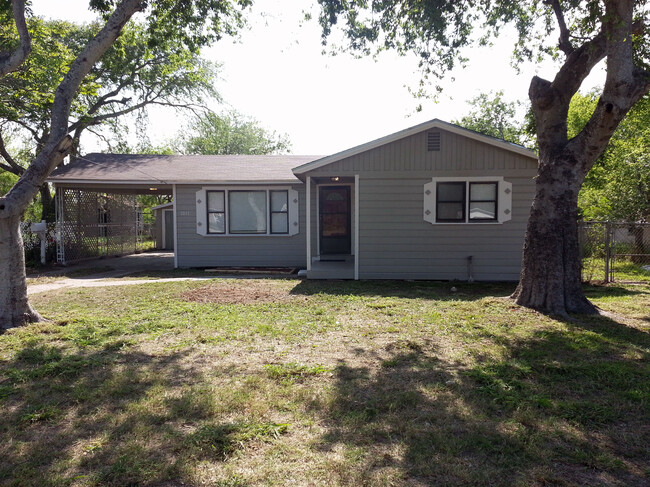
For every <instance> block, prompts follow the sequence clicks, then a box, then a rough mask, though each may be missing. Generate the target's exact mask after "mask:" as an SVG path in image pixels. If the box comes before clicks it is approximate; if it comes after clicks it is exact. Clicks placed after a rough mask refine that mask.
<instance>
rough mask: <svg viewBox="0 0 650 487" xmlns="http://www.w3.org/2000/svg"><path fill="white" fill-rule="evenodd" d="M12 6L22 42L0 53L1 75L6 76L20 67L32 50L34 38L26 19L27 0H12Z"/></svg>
mask: <svg viewBox="0 0 650 487" xmlns="http://www.w3.org/2000/svg"><path fill="white" fill-rule="evenodd" d="M11 8H12V13H13V18H14V22H15V23H16V30H18V37H19V39H20V44H18V47H16V49H14V50H13V51H5V52H2V53H0V76H4V75H6V74H8V73H11V72H12V71H15V70H16V69H18V67H20V65H21V64H23V62H25V59H27V56H29V53H30V52H31V51H32V38H31V36H30V35H29V31H28V30H27V22H26V21H25V0H12V1H11Z"/></svg>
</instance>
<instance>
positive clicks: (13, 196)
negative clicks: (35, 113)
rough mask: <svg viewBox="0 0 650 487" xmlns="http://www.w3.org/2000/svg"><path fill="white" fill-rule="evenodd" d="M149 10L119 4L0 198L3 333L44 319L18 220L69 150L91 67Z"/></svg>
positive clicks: (132, 1)
mask: <svg viewBox="0 0 650 487" xmlns="http://www.w3.org/2000/svg"><path fill="white" fill-rule="evenodd" d="M145 6H146V2H144V1H143V0H121V1H120V2H119V3H118V4H117V6H116V8H115V10H114V12H113V13H112V14H111V16H110V17H109V18H108V20H107V21H106V24H105V25H104V27H103V28H102V29H101V30H100V31H99V32H98V33H97V35H96V36H95V37H94V38H93V39H91V40H90V41H89V42H88V44H87V45H86V46H85V47H84V48H83V50H82V51H81V52H80V53H79V55H78V56H77V58H76V59H75V60H74V61H73V62H72V64H71V65H70V69H69V70H68V72H67V73H66V75H65V77H64V78H63V81H62V82H61V84H60V85H59V86H58V88H57V90H56V94H55V96H54V103H53V106H52V118H51V121H50V130H49V135H48V138H47V140H46V141H45V143H44V144H43V146H42V148H41V150H40V152H39V153H38V154H37V155H36V158H35V159H34V160H33V161H32V163H31V164H30V165H29V167H28V168H27V170H26V171H25V172H24V173H23V174H22V176H21V177H20V179H19V180H18V182H17V183H16V184H15V185H14V186H13V187H12V188H11V190H10V191H9V193H7V194H6V195H5V196H3V197H2V198H0V276H2V277H3V280H2V283H0V306H1V307H2V308H1V309H0V329H7V328H12V327H16V326H22V325H25V324H26V323H29V322H34V321H39V320H41V319H42V318H41V316H40V315H39V314H38V313H37V312H35V311H34V310H33V309H32V308H31V306H30V305H29V302H28V299H27V284H26V279H25V262H24V260H25V257H24V253H23V252H24V250H23V242H22V238H21V236H20V230H19V225H20V219H21V217H22V215H23V213H24V211H25V209H26V208H27V206H28V205H29V203H30V202H31V201H32V199H33V198H34V197H35V196H36V194H37V193H38V191H39V189H40V188H41V186H42V185H43V184H44V183H45V179H46V178H47V177H48V176H49V175H50V173H51V172H52V171H53V170H54V168H55V167H56V166H58V165H59V164H60V163H61V161H62V160H63V158H65V156H66V155H67V154H68V153H69V152H70V150H71V148H72V137H70V136H69V135H68V130H69V128H68V122H69V118H70V107H71V105H72V102H73V100H74V97H75V93H76V92H77V90H78V89H79V86H80V84H81V82H82V80H83V79H84V77H85V76H86V75H87V74H88V73H89V72H90V70H91V69H92V67H93V65H94V64H95V63H96V62H97V61H98V60H99V58H100V57H101V56H102V55H103V54H104V53H105V52H106V50H107V49H108V48H109V47H111V45H113V43H114V42H115V40H116V39H117V38H118V36H119V35H120V33H121V32H122V28H123V27H124V25H125V24H126V23H127V22H128V21H129V20H130V19H131V17H132V16H133V14H134V13H135V12H137V11H140V10H142V9H143V8H144V7H145Z"/></svg>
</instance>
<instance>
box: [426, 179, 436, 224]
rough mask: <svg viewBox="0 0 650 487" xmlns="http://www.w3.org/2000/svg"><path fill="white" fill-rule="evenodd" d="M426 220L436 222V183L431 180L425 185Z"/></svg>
mask: <svg viewBox="0 0 650 487" xmlns="http://www.w3.org/2000/svg"><path fill="white" fill-rule="evenodd" d="M423 216H424V221H427V222H429V223H435V222H436V183H435V182H434V181H431V182H430V183H427V184H425V185H424V215H423Z"/></svg>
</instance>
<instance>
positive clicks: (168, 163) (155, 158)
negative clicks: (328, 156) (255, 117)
mask: <svg viewBox="0 0 650 487" xmlns="http://www.w3.org/2000/svg"><path fill="white" fill-rule="evenodd" d="M321 157H322V156H292V155H289V156H287V155H226V156H220V155H205V156H204V155H191V156H186V155H141V154H99V153H92V154H88V155H85V156H83V157H80V158H78V159H77V160H75V161H74V162H72V163H70V164H67V165H65V166H63V167H60V168H58V169H57V170H55V171H54V172H53V173H52V174H51V175H50V177H49V178H48V179H47V180H48V182H51V183H57V182H60V183H102V184H151V185H160V184H193V183H199V184H206V183H207V184H214V183H215V182H219V184H223V183H234V184H242V183H262V182H264V183H274V184H278V183H290V184H295V183H301V181H300V180H299V179H298V178H297V177H296V176H295V175H294V174H293V172H292V168H294V167H296V166H299V165H301V164H305V163H308V162H310V161H314V160H317V159H319V158H321Z"/></svg>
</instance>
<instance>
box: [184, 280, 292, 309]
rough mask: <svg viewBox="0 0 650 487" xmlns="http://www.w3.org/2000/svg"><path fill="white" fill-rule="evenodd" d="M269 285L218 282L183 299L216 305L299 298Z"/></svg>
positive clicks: (267, 282) (192, 291) (251, 282)
mask: <svg viewBox="0 0 650 487" xmlns="http://www.w3.org/2000/svg"><path fill="white" fill-rule="evenodd" d="M269 284H270V283H269V281H267V280H264V279H260V280H259V281H255V280H246V281H236V280H232V281H224V282H216V283H210V284H208V285H207V286H202V287H199V288H196V289H192V290H190V291H187V292H185V293H183V294H182V295H181V297H182V298H183V299H185V300H187V301H192V302H196V303H216V304H263V303H283V302H287V301H291V300H294V299H296V298H297V297H296V296H292V295H291V294H290V293H289V291H290V290H288V289H286V288H280V287H276V286H272V285H269Z"/></svg>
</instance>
